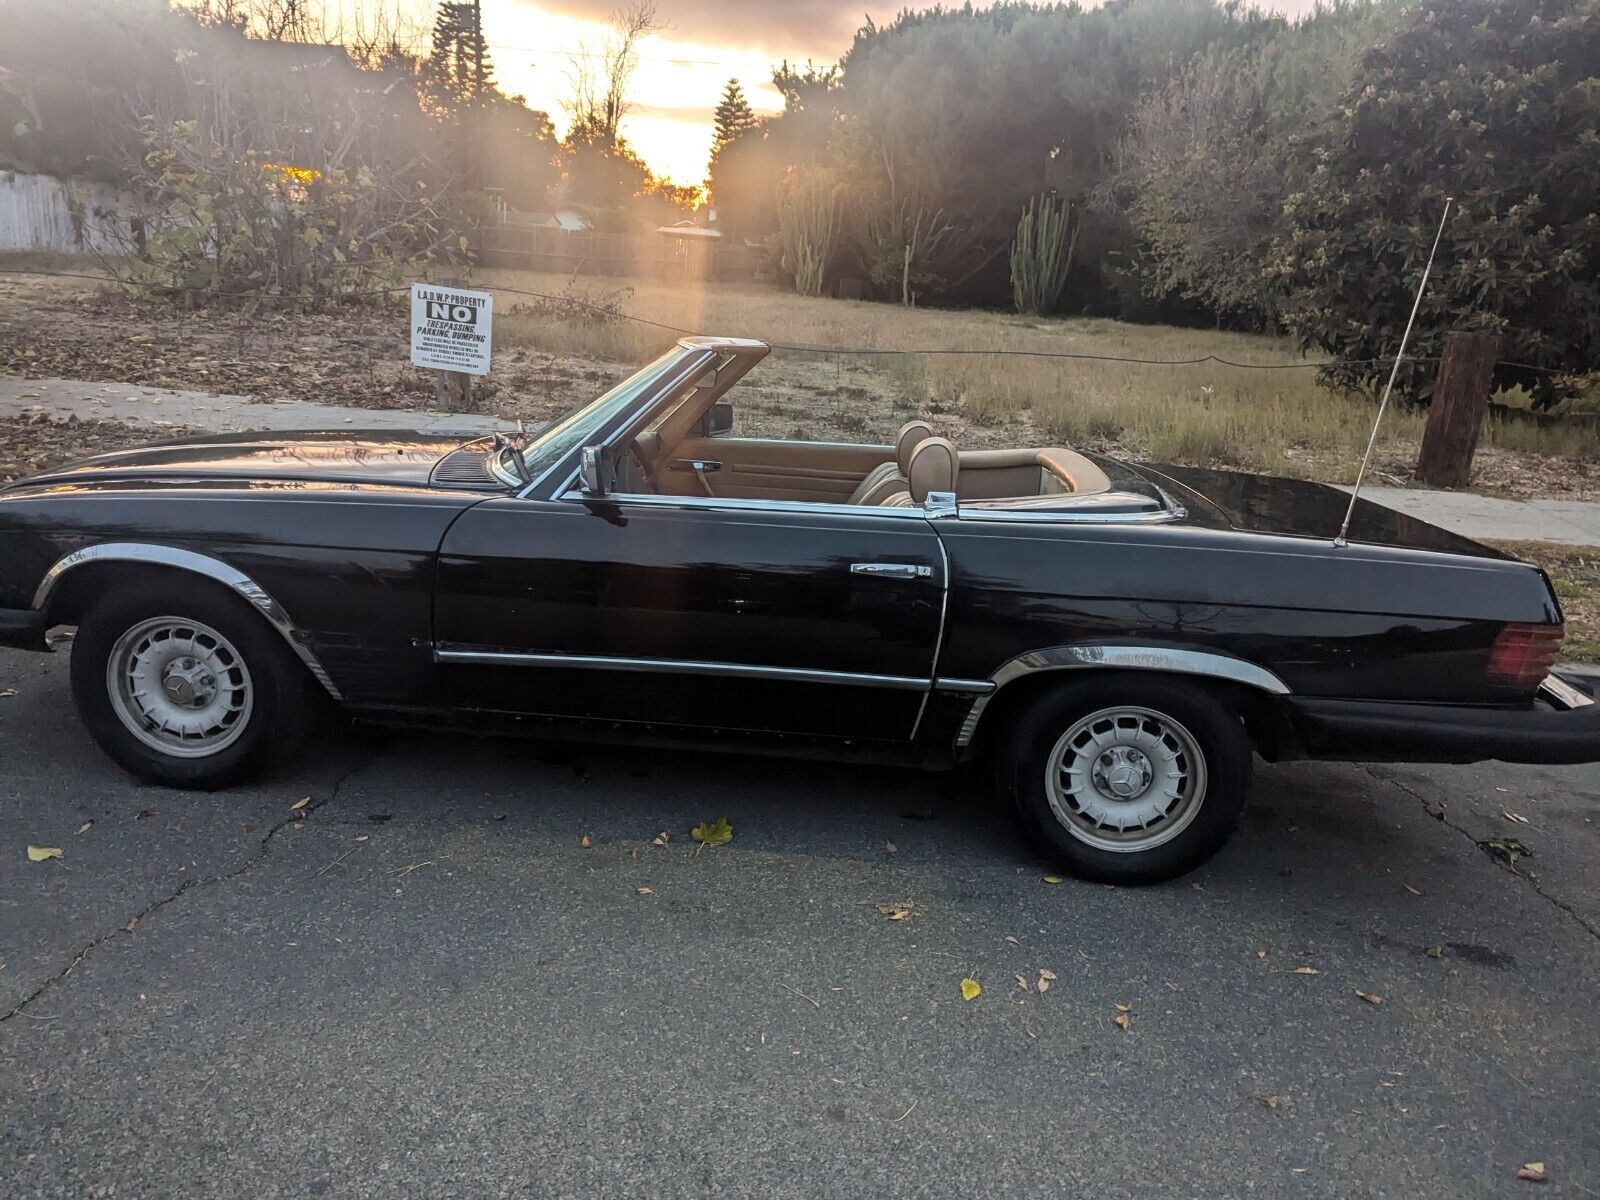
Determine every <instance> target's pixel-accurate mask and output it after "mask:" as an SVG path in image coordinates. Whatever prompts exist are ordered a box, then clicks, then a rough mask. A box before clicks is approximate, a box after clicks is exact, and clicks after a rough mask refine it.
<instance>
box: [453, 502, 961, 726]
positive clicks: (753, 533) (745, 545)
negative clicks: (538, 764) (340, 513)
mask: <svg viewBox="0 0 1600 1200" xmlns="http://www.w3.org/2000/svg"><path fill="white" fill-rule="evenodd" d="M946 585H947V580H946V568H945V559H944V554H943V552H942V549H941V547H940V542H939V539H938V537H937V535H936V534H935V533H934V532H933V529H932V527H931V525H930V524H929V522H928V521H927V520H926V519H925V518H924V517H923V516H922V514H921V513H920V512H917V511H915V510H910V509H900V510H882V509H866V510H860V511H856V510H851V509H848V508H844V507H842V506H829V505H785V504H762V503H760V502H752V501H718V500H711V499H695V498H687V497H683V498H680V497H668V496H611V497H606V498H603V499H580V498H578V497H576V496H575V495H572V494H569V495H568V496H566V497H564V498H556V499H551V500H534V499H526V500H522V499H513V498H509V497H508V498H505V499H499V500H493V501H489V502H486V503H484V504H480V505H478V506H476V507H474V508H473V509H471V510H470V511H468V512H467V513H465V514H464V515H463V516H462V517H461V518H460V520H458V521H457V522H456V523H455V525H454V526H453V527H452V528H451V530H450V532H449V534H448V535H447V537H446V539H445V542H444V544H443V546H442V548H441V553H440V559H439V573H438V584H437V594H436V603H435V616H434V635H435V657H436V661H437V663H438V667H437V670H438V674H439V679H440V681H441V683H442V685H443V686H444V688H445V689H446V691H447V693H448V697H449V699H450V701H451V702H452V703H454V704H456V705H462V706H466V707H469V708H481V709H492V710H497V711H501V712H519V713H530V714H542V715H548V716H555V717H576V718H583V719H586V720H591V721H627V722H649V723H663V724H673V725H681V726H699V727H705V728H711V729H724V730H749V731H763V732H772V733H780V734H803V735H814V736H825V737H843V738H857V739H874V740H890V741H903V740H905V739H908V738H910V737H911V735H912V732H913V730H914V728H915V726H916V723H917V720H918V718H919V715H920V713H921V710H922V705H923V701H924V699H925V698H926V695H927V692H928V690H929V686H930V684H931V680H932V675H933V670H934V656H935V652H936V647H937V643H938V640H939V632H940V624H941V620H942V613H943V599H944V590H945V587H946Z"/></svg>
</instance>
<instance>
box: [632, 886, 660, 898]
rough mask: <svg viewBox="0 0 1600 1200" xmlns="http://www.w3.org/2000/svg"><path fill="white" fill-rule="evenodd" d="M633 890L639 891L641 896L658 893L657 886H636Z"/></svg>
mask: <svg viewBox="0 0 1600 1200" xmlns="http://www.w3.org/2000/svg"><path fill="white" fill-rule="evenodd" d="M633 890H634V891H636V892H638V893H639V895H641V896H654V895H655V894H656V890H655V888H647V887H636V888H634V889H633Z"/></svg>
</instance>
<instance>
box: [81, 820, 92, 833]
mask: <svg viewBox="0 0 1600 1200" xmlns="http://www.w3.org/2000/svg"><path fill="white" fill-rule="evenodd" d="M93 828H94V822H93V821H85V822H84V823H83V824H82V825H79V826H78V833H88V832H89V830H91V829H93Z"/></svg>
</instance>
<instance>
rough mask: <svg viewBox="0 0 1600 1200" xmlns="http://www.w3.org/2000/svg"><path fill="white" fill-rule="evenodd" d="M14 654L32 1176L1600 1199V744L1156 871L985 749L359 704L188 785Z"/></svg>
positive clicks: (381, 1188) (7, 1017) (18, 1149)
mask: <svg viewBox="0 0 1600 1200" xmlns="http://www.w3.org/2000/svg"><path fill="white" fill-rule="evenodd" d="M8 687H14V688H15V689H16V690H17V694H16V695H15V696H12V697H8V698H0V814H3V816H0V832H3V836H0V1180H4V1185H3V1191H4V1194H5V1195H6V1196H7V1197H8V1198H12V1197H15V1198H18V1200H21V1198H24V1197H52V1198H54V1197H63V1196H110V1195H116V1196H119V1197H130V1196H135V1197H144V1196H150V1197H157V1196H159V1197H166V1196H173V1195H184V1196H228V1197H232V1196H251V1197H276V1196H296V1197H298V1196H308V1195H313V1196H314V1195H328V1196H339V1197H368V1196H371V1197H390V1196H397V1197H398V1196H428V1197H453V1196H460V1197H484V1196H512V1195H515V1196H532V1195H539V1196H569V1195H624V1194H626V1195H644V1196H651V1197H670V1196H709V1195H715V1196H751V1197H778V1196H808V1197H809V1196H840V1197H861V1196H880V1195H881V1196H889V1195H893V1196H916V1195H928V1196H950V1195H979V1194H981V1195H1011V1194H1016V1195H1030V1196H1035V1195H1068V1194H1081V1195H1093V1196H1095V1197H1097V1198H1101V1197H1105V1198H1110V1197H1140V1198H1145V1197H1167V1196H1171V1197H1187V1196H1216V1195H1228V1196H1247V1195H1260V1196H1271V1197H1299V1196H1306V1197H1313V1196H1315V1197H1323V1196H1330V1195H1336V1196H1340V1197H1368V1196H1372V1197H1378V1196H1395V1197H1400V1196H1405V1197H1418V1196H1424V1197H1434V1196H1437V1197H1476V1196H1505V1195H1517V1194H1520V1193H1521V1192H1522V1191H1524V1190H1532V1191H1536V1192H1538V1194H1540V1195H1546V1196H1573V1197H1584V1196H1596V1195H1600V1125H1597V1122H1600V1105H1597V1104H1596V1096H1597V1095H1600V1005H1597V999H1600V991H1597V984H1600V936H1597V932H1596V931H1597V930H1600V867H1597V866H1596V862H1597V854H1596V851H1597V849H1600V829H1597V827H1596V819H1597V816H1600V768H1593V767H1585V768H1561V769H1555V768H1550V769H1542V768H1520V767H1516V768H1514V767H1507V766H1504V765H1500V764H1481V765H1477V766H1470V767H1452V768H1442V767H1441V768H1417V767H1400V766H1388V765H1372V766H1331V765H1322V764H1290V765H1285V766H1278V767H1267V766H1263V767H1261V769H1260V770H1259V771H1258V776H1257V789H1256V794H1255V799H1254V801H1253V803H1252V805H1251V808H1250V810H1249V812H1248V813H1247V816H1246V820H1245V823H1244V826H1243V828H1242V829H1241V831H1240V834H1239V836H1238V837H1237V838H1236V839H1235V841H1234V842H1233V843H1232V844H1231V845H1230V846H1229V847H1228V848H1227V849H1226V850H1225V851H1224V852H1223V853H1222V854H1221V855H1220V856H1219V857H1218V858H1217V859H1216V860H1215V861H1214V862H1213V863H1211V864H1210V865H1208V866H1207V867H1206V868H1204V869H1202V870H1201V871H1199V872H1197V873H1196V874H1194V875H1192V876H1190V877H1189V878H1187V879H1185V880H1181V881H1178V882H1176V883H1174V884H1170V885H1167V886H1164V887H1159V888H1150V889H1144V890H1138V891H1130V890H1119V889H1113V888H1106V887H1099V886H1092V885H1085V884H1076V883H1073V882H1071V881H1068V882H1066V883H1063V884H1060V885H1059V886H1055V885H1050V884H1046V883H1045V882H1043V878H1042V877H1043V875H1044V874H1045V872H1046V868H1045V867H1044V866H1043V865H1042V864H1041V863H1039V862H1038V861H1037V860H1035V859H1034V858H1032V857H1031V856H1030V855H1029V854H1028V852H1027V851H1026V850H1025V849H1024V848H1023V847H1022V846H1021V845H1020V844H1019V843H1018V841H1017V839H1016V838H1015V836H1014V835H1013V834H1012V833H1011V831H1010V829H1009V827H1008V825H1007V824H1006V822H1005V821H1004V820H1003V819H1002V818H1001V817H1000V816H999V815H998V814H996V813H994V812H992V811H991V810H990V809H989V807H988V806H987V805H986V804H985V803H984V801H983V799H982V794H981V788H980V786H979V784H978V783H977V780H976V778H975V777H972V776H966V775H956V776H953V777H941V776H924V775H918V774H915V773H912V772H898V771H883V770H866V769H861V768H849V767H840V766H832V765H825V764H814V763H791V762H782V761H771V762H764V761H758V760H753V759H744V758H731V757H730V758H724V757H712V756H701V755H695V754H687V753H667V752H660V751H636V750H616V749H592V748H576V749H570V750H561V749H557V748H548V747H547V748H541V747H539V746H536V745H532V744H520V743H514V742H493V741H479V740H472V739H459V738H456V739H452V738H448V737H445V736H436V735H416V734H410V733H407V734H388V733H381V732H360V731H358V732H337V731H335V732H330V733H329V734H328V735H327V736H326V737H324V738H322V739H320V740H319V741H318V742H316V743H315V744H314V745H312V746H311V747H309V748H308V749H307V750H306V751H305V752H304V754H303V755H302V756H300V758H299V759H298V760H297V761H295V762H292V763H286V764H284V766H283V768H282V770H281V772H280V773H279V774H278V775H277V776H276V777H275V778H272V779H268V780H264V781H262V782H261V783H259V784H257V785H255V786H252V787H249V788H241V789H236V790H231V791H228V792H223V793H217V794H212V795H205V794H197V793H181V792H173V791H167V790H164V789H160V788H150V787H143V786H139V785H136V784H135V783H133V782H132V781H131V780H129V779H128V778H127V777H126V776H124V775H122V774H121V773H120V772H119V771H118V770H117V769H116V768H115V767H114V766H112V765H111V764H110V762H109V761H107V760H106V759H104V758H103V757H102V756H101V755H100V754H99V752H98V751H97V750H96V749H95V748H94V746H93V745H92V743H91V742H90V740H89V738H88V736H87V734H86V733H85V732H84V731H83V730H82V728H81V727H80V726H79V725H78V723H77V721H76V719H75V717H74V715H73V713H72V708H71V703H70V699H69V697H68V694H67V688H66V656H65V655H64V654H62V655H57V656H54V657H41V656H33V655H23V654H18V653H13V652H9V651H0V691H3V690H4V689H5V688H8ZM302 797H309V799H308V800H307V803H306V804H305V806H304V808H302V809H299V810H295V809H293V808H292V806H293V805H294V803H295V802H296V801H298V800H299V799H301V798H302ZM718 816H727V817H728V819H729V820H730V821H731V822H732V823H733V826H734V829H735V836H734V840H733V842H732V843H731V844H730V845H728V846H725V847H720V848H715V849H708V850H705V851H703V852H699V853H697V852H696V849H695V847H694V845H693V843H692V842H691V840H690V838H689V829H690V828H691V827H692V826H693V825H694V824H696V823H698V822H699V821H702V820H708V819H715V818H716V817H718ZM1518 817H1520V818H1523V820H1517V819H1515V818H1518ZM86 822H92V824H91V825H90V826H89V828H88V829H87V830H85V831H84V832H82V833H78V832H76V831H77V830H78V829H79V828H80V826H82V825H84V824H85V823H86ZM663 831H665V832H667V833H668V835H669V840H668V843H667V845H665V846H658V845H655V844H654V843H653V839H654V838H655V836H656V835H657V834H658V833H661V832H663ZM585 836H588V837H589V838H590V840H591V847H590V848H587V849H585V848H584V847H582V846H581V845H580V839H582V838H583V837H585ZM1504 837H1515V838H1517V839H1519V840H1520V841H1521V842H1522V843H1523V844H1525V845H1526V846H1527V847H1528V848H1529V849H1530V850H1531V851H1532V854H1531V856H1530V857H1527V858H1523V859H1519V860H1518V861H1517V862H1516V863H1515V864H1511V865H1507V864H1504V863H1502V862H1499V861H1497V860H1495V859H1493V858H1491V857H1490V855H1488V854H1487V853H1486V852H1485V851H1484V850H1483V849H1481V848H1480V846H1479V844H1478V843H1480V842H1483V841H1486V840H1489V839H1494V838H1504ZM29 843H32V844H35V845H49V846H60V847H61V848H62V850H63V857H62V858H61V859H60V860H59V861H49V862H43V863H32V862H29V861H28V860H27V857H26V854H25V847H26V846H27V844H29ZM891 844H892V846H893V849H890V848H889V847H890V845H891ZM641 889H644V890H641ZM880 905H884V906H893V905H909V906H910V908H911V915H910V916H909V917H908V918H906V919H904V920H889V919H888V917H887V916H886V915H885V914H884V913H883V912H880V910H879V906H880ZM133 918H137V919H136V920H134V921H132V924H131V928H130V927H129V926H130V920H131V919H133ZM1301 968H1309V969H1310V971H1314V972H1315V974H1310V973H1305V972H1303V971H1301V970H1300V969H1301ZM1041 970H1048V971H1051V972H1053V973H1054V980H1053V982H1051V986H1050V988H1049V990H1048V991H1047V992H1044V993H1040V992H1038V991H1037V990H1036V987H1037V983H1038V980H1039V978H1040V976H1039V972H1040V971H1041ZM1017 975H1021V976H1022V978H1023V979H1024V980H1026V981H1027V982H1028V984H1029V986H1028V988H1027V989H1026V990H1024V989H1023V988H1022V987H1020V986H1019V985H1018V982H1017V980H1016V976H1017ZM963 976H971V977H973V978H976V979H977V980H978V981H979V982H980V983H981V984H982V986H983V994H982V995H981V996H979V997H978V998H977V999H976V1000H974V1001H972V1002H970V1003H965V1002H963V1001H962V999H961V996H960V992H959V982H960V980H961V979H962V977H963ZM1358 991H1359V992H1365V993H1367V994H1368V995H1370V996H1378V997H1381V998H1382V1002H1381V1003H1379V1004H1376V1005H1374V1004H1372V1003H1370V1002H1368V1001H1365V1000H1363V999H1362V998H1361V997H1360V996H1358V995H1357V992H1358ZM1119 1004H1126V1005H1131V1011H1130V1012H1129V1013H1128V1016H1129V1028H1128V1029H1127V1030H1126V1031H1123V1030H1121V1029H1118V1028H1117V1027H1116V1026H1115V1025H1114V1024H1113V1019H1114V1018H1115V1017H1116V1016H1117V1014H1118V1009H1117V1008H1116V1007H1115V1006H1116V1005H1119ZM1269 1098H1272V1100H1271V1102H1269ZM1532 1161H1543V1162H1544V1163H1545V1164H1546V1168H1547V1170H1548V1173H1549V1179H1550V1182H1549V1183H1547V1184H1544V1185H1542V1186H1540V1185H1530V1184H1525V1183H1519V1182H1517V1181H1516V1180H1515V1178H1514V1177H1515V1174H1516V1171H1517V1168H1518V1167H1520V1166H1521V1165H1522V1164H1523V1163H1525V1162H1532Z"/></svg>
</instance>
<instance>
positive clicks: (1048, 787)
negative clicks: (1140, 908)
mask: <svg viewBox="0 0 1600 1200" xmlns="http://www.w3.org/2000/svg"><path fill="white" fill-rule="evenodd" d="M1251 767H1252V760H1251V746H1250V740H1249V738H1248V736H1247V735H1246V733H1245V729H1244V724H1243V722H1242V721H1241V720H1240V719H1239V715H1238V714H1237V713H1236V712H1235V711H1233V709H1232V708H1231V707H1230V706H1228V705H1227V704H1225V703H1224V702H1222V701H1221V700H1219V699H1217V698H1216V697H1214V696H1213V695H1211V694H1210V693H1209V692H1207V691H1205V690H1204V689H1202V688H1199V687H1196V686H1195V685H1193V684H1189V683H1185V682H1183V681H1180V680H1169V679H1160V678H1148V677H1147V678H1134V679H1120V678H1117V677H1114V676H1102V677H1100V678H1098V679H1093V680H1086V681H1084V682H1082V683H1075V684H1069V685H1067V686H1064V687H1062V688H1061V689H1059V690H1057V691H1055V692H1052V693H1049V694H1048V695H1046V696H1045V697H1043V698H1042V699H1040V700H1039V701H1037V702H1036V703H1035V704H1033V705H1032V706H1031V707H1030V708H1028V709H1027V710H1026V711H1025V712H1024V713H1023V715H1022V718H1021V720H1020V721H1019V723H1018V725H1017V727H1016V729H1015V731H1014V732H1013V734H1012V736H1011V738H1010V739H1009V741H1008V744H1006V745H1005V746H1003V747H1002V748H1001V751H1000V760H999V763H998V768H999V771H998V774H999V782H1000V787H1001V790H1002V792H1003V793H1005V794H1006V796H1007V797H1008V798H1009V799H1010V801H1011V803H1012V805H1013V807H1014V809H1015V811H1016V814H1017V818H1018V821H1019V823H1020V824H1021V826H1022V829H1023V832H1024V833H1025V834H1026V835H1027V837H1028V839H1029V841H1030V842H1032V843H1033V844H1034V846H1035V847H1037V848H1038V849H1039V850H1040V851H1041V852H1042V853H1044V855H1045V856H1046V857H1048V858H1049V859H1050V860H1051V861H1053V862H1056V863H1059V864H1060V865H1061V866H1062V867H1063V868H1064V869H1065V870H1067V871H1068V872H1070V873H1071V874H1073V875H1076V876H1078V877H1079V878H1080V879H1090V880H1094V881H1096V882H1100V883H1124V884H1143V883H1159V882H1162V881H1163V880H1167V879H1172V878H1174V877H1175V876H1178V875H1182V874H1183V873H1184V872H1186V871H1189V870H1192V869H1193V868H1195V867H1197V866H1199V865H1200V864H1201V863H1203V862H1205V861H1206V860H1207V859H1208V858H1210V857H1211V856H1212V855H1213V854H1215V853H1216V852H1217V851H1218V850H1219V849H1220V848H1221V847H1222V844H1223V843H1224V842H1226V841H1227V840H1228V837H1229V835H1230V834H1231V833H1232V832H1233V829H1234V827H1235V826H1236V825H1237V824H1238V821H1239V815H1240V813H1242V812H1243V811H1244V804H1245V799H1246V797H1247V796H1248V794H1249V790H1250V777H1251Z"/></svg>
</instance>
